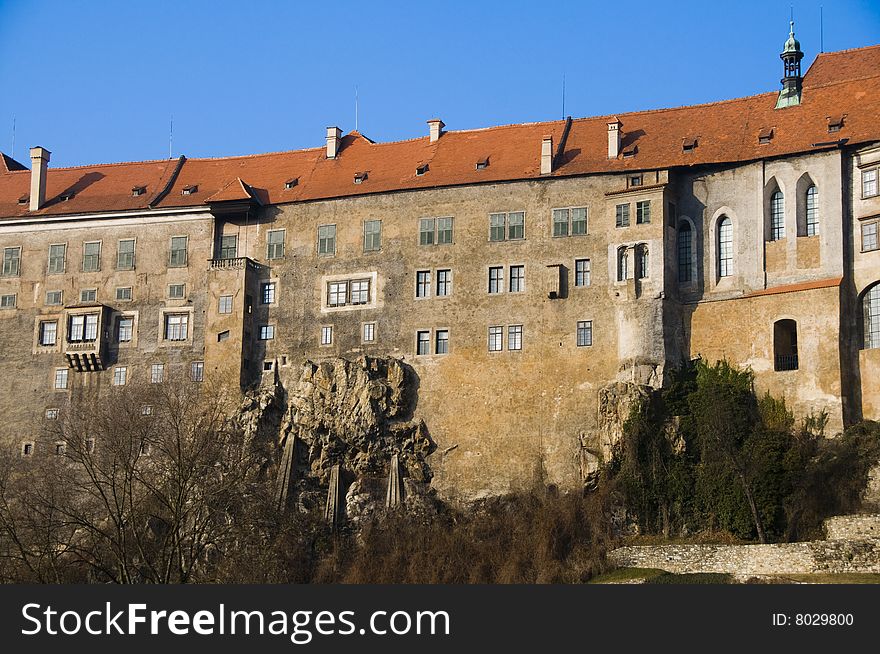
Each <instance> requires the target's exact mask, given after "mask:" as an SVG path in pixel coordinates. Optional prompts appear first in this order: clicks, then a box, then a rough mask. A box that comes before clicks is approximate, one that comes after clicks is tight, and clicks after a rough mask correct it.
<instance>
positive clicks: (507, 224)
mask: <svg viewBox="0 0 880 654" xmlns="http://www.w3.org/2000/svg"><path fill="white" fill-rule="evenodd" d="M524 225H525V212H523V211H511V212H510V213H492V214H489V240H490V241H504V240H511V241H515V240H521V239H522V238H523V234H524Z"/></svg>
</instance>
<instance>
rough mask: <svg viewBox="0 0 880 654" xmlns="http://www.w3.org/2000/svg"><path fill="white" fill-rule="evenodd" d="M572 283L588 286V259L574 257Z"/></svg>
mask: <svg viewBox="0 0 880 654" xmlns="http://www.w3.org/2000/svg"><path fill="white" fill-rule="evenodd" d="M574 285H575V286H589V285H590V260H589V259H575V260H574Z"/></svg>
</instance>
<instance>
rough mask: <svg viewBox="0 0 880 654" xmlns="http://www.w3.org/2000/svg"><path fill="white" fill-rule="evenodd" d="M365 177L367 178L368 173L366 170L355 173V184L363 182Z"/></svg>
mask: <svg viewBox="0 0 880 654" xmlns="http://www.w3.org/2000/svg"><path fill="white" fill-rule="evenodd" d="M365 179H367V173H365V172H364V173H355V174H354V183H355V184H363V182H364V180H365Z"/></svg>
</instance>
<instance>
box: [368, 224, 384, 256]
mask: <svg viewBox="0 0 880 654" xmlns="http://www.w3.org/2000/svg"><path fill="white" fill-rule="evenodd" d="M381 247H382V221H381V220H365V221H364V252H375V251H376V250H379V249H381Z"/></svg>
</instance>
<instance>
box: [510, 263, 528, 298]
mask: <svg viewBox="0 0 880 654" xmlns="http://www.w3.org/2000/svg"><path fill="white" fill-rule="evenodd" d="M524 290H526V267H525V266H511V267H510V292H511V293H522V292H523V291H524Z"/></svg>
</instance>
